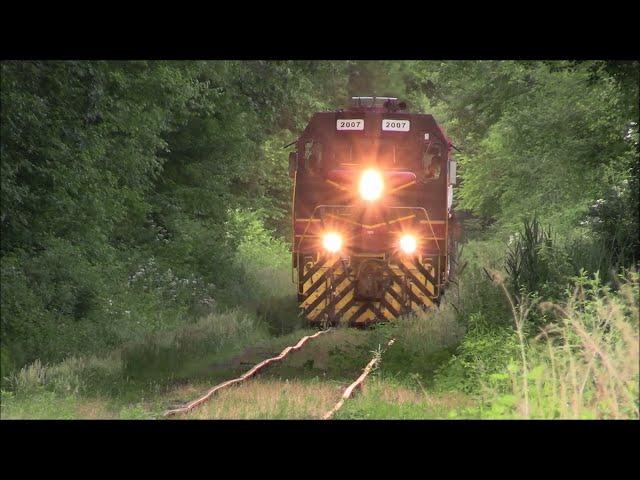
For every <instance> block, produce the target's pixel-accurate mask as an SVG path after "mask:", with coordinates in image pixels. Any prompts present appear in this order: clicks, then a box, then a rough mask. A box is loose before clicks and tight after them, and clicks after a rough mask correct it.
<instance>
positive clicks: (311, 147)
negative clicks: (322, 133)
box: [304, 140, 322, 172]
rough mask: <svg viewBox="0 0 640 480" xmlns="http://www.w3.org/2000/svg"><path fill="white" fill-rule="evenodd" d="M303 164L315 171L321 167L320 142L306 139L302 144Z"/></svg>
mask: <svg viewBox="0 0 640 480" xmlns="http://www.w3.org/2000/svg"><path fill="white" fill-rule="evenodd" d="M304 160H305V162H304V164H305V166H306V168H307V170H310V171H312V172H317V171H319V170H320V169H321V168H322V144H321V143H319V142H314V141H311V140H310V141H308V142H306V143H305V144H304Z"/></svg>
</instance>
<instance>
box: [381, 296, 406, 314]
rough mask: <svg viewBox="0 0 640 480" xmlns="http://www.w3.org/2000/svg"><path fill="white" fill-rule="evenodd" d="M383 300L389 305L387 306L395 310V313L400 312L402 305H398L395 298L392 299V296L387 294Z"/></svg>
mask: <svg viewBox="0 0 640 480" xmlns="http://www.w3.org/2000/svg"><path fill="white" fill-rule="evenodd" d="M384 299H385V300H386V301H387V303H389V305H391V306H392V307H393V308H395V309H396V311H398V312H402V305H400V304H399V303H398V301H397V300H396V299H395V298H393V295H391V294H390V293H388V292H387V293H385V295H384Z"/></svg>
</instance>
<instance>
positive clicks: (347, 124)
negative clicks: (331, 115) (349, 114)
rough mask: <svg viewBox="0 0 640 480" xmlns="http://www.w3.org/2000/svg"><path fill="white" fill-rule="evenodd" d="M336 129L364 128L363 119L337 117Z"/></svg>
mask: <svg viewBox="0 0 640 480" xmlns="http://www.w3.org/2000/svg"><path fill="white" fill-rule="evenodd" d="M336 130H364V120H363V119H361V118H339V119H338V120H336Z"/></svg>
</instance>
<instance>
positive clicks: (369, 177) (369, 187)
mask: <svg viewBox="0 0 640 480" xmlns="http://www.w3.org/2000/svg"><path fill="white" fill-rule="evenodd" d="M383 188H384V182H383V181H382V175H380V172H377V171H375V170H365V171H364V172H363V174H362V177H360V196H362V198H363V199H365V200H367V201H369V202H372V201H373V200H377V199H378V198H380V195H382V190H383Z"/></svg>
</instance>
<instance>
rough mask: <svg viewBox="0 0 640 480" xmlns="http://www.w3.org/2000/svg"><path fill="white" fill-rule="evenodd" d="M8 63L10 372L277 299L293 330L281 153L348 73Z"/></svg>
mask: <svg viewBox="0 0 640 480" xmlns="http://www.w3.org/2000/svg"><path fill="white" fill-rule="evenodd" d="M1 68H2V72H1V73H2V75H1V78H2V85H1V96H2V98H1V105H2V106H1V111H0V124H1V129H2V132H1V134H2V135H1V138H2V140H1V144H0V151H1V153H2V176H1V178H2V185H1V187H2V188H1V190H2V198H1V200H2V202H1V204H2V207H1V209H2V210H1V212H0V222H1V225H2V241H1V245H0V251H1V253H2V259H1V270H2V284H3V289H2V298H1V302H2V312H3V315H2V325H1V327H2V333H3V335H2V367H3V370H4V369H13V368H19V367H20V366H22V365H24V364H25V363H29V362H32V361H34V360H35V359H38V358H40V359H42V360H43V361H54V360H60V359H62V358H64V357H65V356H67V355H70V354H79V353H86V352H98V351H101V350H105V349H108V348H111V347H114V346H116V345H118V344H121V343H122V342H125V341H128V340H134V339H139V338H140V337H141V336H143V335H144V334H145V332H153V331H156V330H162V329H168V328H173V327H175V326H177V325H179V324H181V323H185V322H188V321H191V320H193V319H196V318H199V317H200V316H203V315H207V314H209V313H211V312H212V311H213V310H214V309H216V308H218V309H225V308H230V307H233V306H235V305H238V304H243V305H245V306H247V308H250V309H255V308H257V305H258V304H259V303H260V301H259V300H258V299H261V301H263V302H266V303H267V304H268V303H269V302H270V301H271V300H270V299H271V297H270V295H271V293H273V292H276V291H277V293H278V294H277V295H276V297H278V298H279V299H278V300H273V305H271V306H263V307H261V308H262V310H264V312H263V315H264V316H265V317H268V318H270V319H271V320H272V323H274V324H275V323H280V324H282V321H281V319H278V318H275V317H277V315H275V314H274V309H275V308H279V303H278V302H283V300H281V299H280V297H283V296H286V295H289V296H290V297H289V298H291V293H289V292H290V291H291V289H290V288H289V289H287V288H284V287H283V282H282V281H281V280H280V279H281V278H282V276H283V275H282V272H284V271H285V270H288V268H289V265H288V263H285V262H284V261H283V259H284V258H285V257H286V256H287V255H286V246H285V244H284V243H282V242H281V241H279V240H278V241H275V240H274V241H272V240H271V236H272V230H274V231H275V236H276V237H280V238H282V237H285V236H288V235H289V222H288V213H289V208H290V207H289V205H290V185H291V184H290V179H289V177H288V175H287V168H286V164H287V152H286V151H285V150H283V149H282V148H281V147H282V146H283V145H284V144H285V143H288V142H290V141H291V140H292V139H294V138H295V136H296V135H297V132H298V131H299V130H300V129H301V128H302V127H303V126H304V124H305V123H306V121H307V120H308V117H309V116H310V115H311V113H313V112H314V111H317V110H324V109H327V108H331V107H334V106H335V105H336V104H339V103H342V102H343V101H344V97H345V95H346V85H347V81H348V74H347V71H346V64H342V63H338V62H268V61H250V62H237V61H217V62H173V61H148V62H147V61H139V62H138V61H136V62H95V61H74V62H59V61H25V62H20V61H12V62H3V63H2V67H1ZM240 211H242V212H254V213H251V214H247V215H249V216H248V217H242V215H245V214H239V213H238V212H240ZM263 223H264V224H265V225H266V228H267V229H266V230H264V229H263V227H262V224H263ZM260 229H263V230H260ZM269 242H272V243H269ZM239 249H240V251H239ZM238 251H239V253H238V255H236V252H238ZM248 252H253V253H254V254H256V253H257V255H254V257H253V258H249V257H250V255H249V253H248ZM272 257H273V261H271V260H270V258H272ZM275 257H278V259H276V258H275ZM256 260H260V262H259V263H260V264H259V265H257V264H256V263H255V262H256ZM285 265H286V268H285ZM256 268H258V269H259V272H256ZM256 275H258V276H260V278H257V277H255V276H256ZM252 276H253V277H252ZM250 277H252V278H250ZM270 277H271V278H270ZM276 277H277V280H276V281H275V282H274V285H272V288H271V289H270V290H269V289H267V291H265V289H264V288H263V287H262V286H261V285H266V284H267V283H268V282H269V281H271V280H274V279H276ZM260 282H263V283H262V284H260ZM289 303H292V302H289ZM292 327H293V325H290V326H286V327H284V326H282V325H281V328H280V330H283V329H284V330H286V329H287V328H292Z"/></svg>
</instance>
